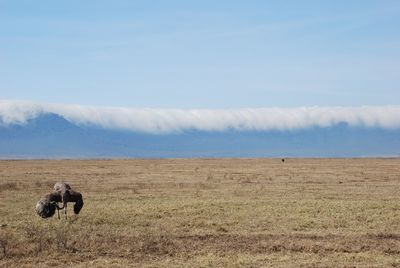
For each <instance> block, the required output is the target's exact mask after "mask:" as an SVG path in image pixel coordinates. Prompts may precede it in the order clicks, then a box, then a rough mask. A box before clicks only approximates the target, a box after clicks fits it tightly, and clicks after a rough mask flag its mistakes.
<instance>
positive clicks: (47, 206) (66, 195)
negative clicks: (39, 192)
mask: <svg viewBox="0 0 400 268" xmlns="http://www.w3.org/2000/svg"><path fill="white" fill-rule="evenodd" d="M68 202H74V203H75V204H74V213H75V214H79V212H80V211H81V209H82V207H83V198H82V194H81V193H79V192H76V191H74V190H72V189H71V186H69V184H67V183H64V182H57V183H56V184H55V185H54V188H53V192H52V193H50V194H47V195H45V196H44V197H43V198H41V199H40V200H39V202H38V203H37V204H36V213H37V214H38V215H39V216H41V217H42V218H48V217H52V216H53V215H54V214H55V211H56V209H57V212H58V218H60V213H59V210H60V209H64V214H65V218H67V203H68ZM58 203H63V206H62V207H59V206H58Z"/></svg>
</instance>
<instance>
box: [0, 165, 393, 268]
mask: <svg viewBox="0 0 400 268" xmlns="http://www.w3.org/2000/svg"><path fill="white" fill-rule="evenodd" d="M56 181H66V182H69V183H70V184H71V185H72V186H73V187H74V188H75V189H76V190H78V191H80V192H81V193H82V194H83V195H84V201H85V205H84V207H83V209H82V212H81V214H79V215H77V216H76V215H72V214H73V213H72V207H71V206H69V215H70V218H69V219H68V220H65V219H61V220H58V219H57V217H53V218H50V219H46V220H44V219H41V218H40V217H39V216H37V215H36V214H35V211H34V206H35V204H36V202H37V201H38V200H39V199H40V197H42V196H43V195H44V194H46V193H48V192H50V191H51V189H52V186H53V185H54V183H55V182H56ZM0 249H1V251H0V267H46V266H58V265H59V266H64V267H66V266H73V267H88V266H93V267H126V266H137V267H400V159H287V161H286V162H285V163H282V162H281V161H280V159H165V160H52V161H46V160H41V161H39V160H37V161H6V160H5V161H0ZM3 251H4V252H3Z"/></svg>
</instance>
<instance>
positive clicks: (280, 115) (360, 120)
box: [0, 100, 400, 134]
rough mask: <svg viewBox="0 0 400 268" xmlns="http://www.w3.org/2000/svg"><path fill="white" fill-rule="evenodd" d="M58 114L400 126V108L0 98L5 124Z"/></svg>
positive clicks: (78, 118)
mask: <svg viewBox="0 0 400 268" xmlns="http://www.w3.org/2000/svg"><path fill="white" fill-rule="evenodd" d="M44 113H54V114H57V115H59V116H62V117H63V118H65V119H66V120H68V121H70V122H72V123H75V124H78V125H95V126H99V127H103V128H107V129H124V130H131V131H139V132H147V133H155V134H159V133H171V132H180V131H185V130H191V129H195V130H202V131H224V130H227V129H234V130H297V129H304V128H309V127H316V126H317V127H329V126H333V125H335V124H338V123H347V124H349V125H350V126H355V127H379V128H385V129H396V128H400V106H360V107H340V106H335V107H318V106H315V107H298V108H256V109H252V108H249V109H220V110H219V109H188V110H183V109H150V108H149V109H147V108H140V109H138V108H121V107H96V106H83V105H65V104H49V103H36V102H29V101H8V100H3V101H0V124H1V125H11V124H19V125H23V124H25V123H26V122H28V120H30V119H33V118H35V117H37V116H39V115H41V114H44Z"/></svg>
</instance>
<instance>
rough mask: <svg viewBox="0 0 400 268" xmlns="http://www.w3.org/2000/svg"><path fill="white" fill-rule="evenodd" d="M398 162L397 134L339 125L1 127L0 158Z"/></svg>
mask: <svg viewBox="0 0 400 268" xmlns="http://www.w3.org/2000/svg"><path fill="white" fill-rule="evenodd" d="M373 156H394V157H398V156H400V129H383V128H377V127H373V128H372V127H371V128H370V127H350V126H348V125H347V124H344V123H339V124H336V125H333V126H330V127H311V128H306V129H298V130H292V131H287V130H285V131H280V130H270V131H265V130H263V131H253V130H246V131H239V130H226V131H198V130H186V131H183V132H179V133H169V134H149V133H141V132H132V131H126V130H117V129H116V130H111V129H104V128H101V127H97V126H94V125H77V124H74V123H72V122H70V121H68V120H66V119H64V118H63V117H61V116H59V115H57V114H52V113H42V114H40V115H39V116H37V117H36V118H34V119H30V120H28V122H27V123H26V124H23V125H18V124H10V125H5V124H0V158H114V157H138V158H149V157H151V158H165V157H373Z"/></svg>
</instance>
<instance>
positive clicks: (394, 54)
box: [0, 0, 400, 109]
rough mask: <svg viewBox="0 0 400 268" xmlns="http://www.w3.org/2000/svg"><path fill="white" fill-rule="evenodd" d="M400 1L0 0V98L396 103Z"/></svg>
mask: <svg viewBox="0 0 400 268" xmlns="http://www.w3.org/2000/svg"><path fill="white" fill-rule="evenodd" d="M399 26H400V1H384V0H380V1H377V0H375V1H365V0H364V1H356V0H354V1H319V0H318V1H317V0H315V1H251V0H250V1H204V0H202V1H166V0H165V1H118V0H116V1H2V0H0V99H21V100H33V101H40V102H52V103H66V104H70V103H78V104H87V105H108V106H110V105H111V106H130V107H138V108H139V107H153V108H211V109H215V108H246V107H252V108H257V107H296V106H313V105H318V106H332V105H341V106H359V105H389V104H391V105H399V104H400V87H399V85H400V27H399Z"/></svg>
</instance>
